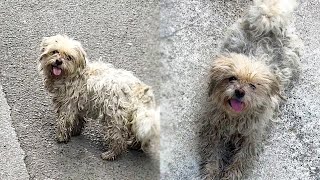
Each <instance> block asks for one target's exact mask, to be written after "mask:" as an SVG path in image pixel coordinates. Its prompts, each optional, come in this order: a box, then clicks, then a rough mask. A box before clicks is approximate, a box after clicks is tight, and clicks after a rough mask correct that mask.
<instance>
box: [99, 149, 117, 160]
mask: <svg viewBox="0 0 320 180" xmlns="http://www.w3.org/2000/svg"><path fill="white" fill-rule="evenodd" d="M116 157H117V154H116V153H114V151H112V150H109V151H106V152H104V153H102V154H101V158H102V159H103V160H108V161H113V160H115V159H116Z"/></svg>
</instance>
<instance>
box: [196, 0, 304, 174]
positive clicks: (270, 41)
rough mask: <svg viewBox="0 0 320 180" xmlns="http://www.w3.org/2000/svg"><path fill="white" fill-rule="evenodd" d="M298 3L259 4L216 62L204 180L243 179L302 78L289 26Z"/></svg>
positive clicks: (259, 0) (274, 0)
mask: <svg viewBox="0 0 320 180" xmlns="http://www.w3.org/2000/svg"><path fill="white" fill-rule="evenodd" d="M295 6H296V2H295V1H294V0H255V1H254V5H253V6H251V7H250V9H249V11H248V12H247V13H246V14H245V16H244V17H243V18H241V19H239V20H238V22H237V23H236V24H234V25H233V26H232V27H231V29H230V31H229V33H228V35H227V38H226V40H225V41H224V43H223V46H222V52H221V54H220V55H219V56H218V57H217V58H216V59H215V60H214V62H213V66H212V68H211V73H210V83H209V97H210V99H211V100H212V102H213V105H214V106H213V107H212V117H211V118H210V119H209V120H208V121H207V122H205V124H204V129H205V130H204V131H203V132H204V133H203V137H205V138H206V139H207V140H206V141H204V144H203V147H204V148H202V150H203V152H202V153H203V154H204V155H203V156H204V157H205V158H204V162H203V167H202V170H203V171H202V173H203V177H204V178H205V179H242V178H243V174H244V172H245V170H246V168H247V167H249V166H250V165H251V164H252V159H253V158H254V157H256V155H257V154H258V149H259V148H258V146H259V144H260V143H261V139H262V138H261V137H262V135H263V132H264V130H265V128H266V125H267V124H268V122H269V121H270V119H272V118H273V117H274V115H275V112H276V111H277V110H278V107H279V104H280V103H281V100H282V94H283V93H285V92H284V91H285V90H288V87H289V85H290V84H293V83H292V82H293V81H292V80H293V79H296V78H297V77H298V74H299V59H300V54H299V49H300V47H299V46H300V45H301V44H300V41H299V40H298V38H297V36H296V35H294V34H292V32H291V31H290V30H289V27H288V24H289V22H290V17H291V14H292V11H293V10H294V7H295Z"/></svg>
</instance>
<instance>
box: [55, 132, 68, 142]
mask: <svg viewBox="0 0 320 180" xmlns="http://www.w3.org/2000/svg"><path fill="white" fill-rule="evenodd" d="M56 140H57V141H58V143H67V142H68V141H69V140H70V137H69V136H67V135H65V134H62V133H57V135H56Z"/></svg>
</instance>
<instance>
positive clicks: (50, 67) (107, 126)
mask: <svg viewBox="0 0 320 180" xmlns="http://www.w3.org/2000/svg"><path fill="white" fill-rule="evenodd" d="M39 62H40V64H39V67H40V72H41V74H42V75H43V77H44V84H45V88H46V89H47V90H48V91H49V93H50V94H51V96H52V99H53V104H54V109H55V111H56V112H57V115H58V117H57V134H56V135H57V140H58V142H67V141H69V140H70V137H71V136H75V135H79V134H80V133H81V131H82V129H83V127H84V123H85V121H86V120H87V119H95V120H97V121H99V122H100V123H101V124H102V127H103V130H102V133H103V135H104V139H105V141H106V143H107V144H108V146H109V148H108V151H106V152H104V153H102V155H101V157H102V158H103V159H106V160H114V159H115V158H116V157H117V156H118V155H120V154H121V153H123V152H125V151H126V150H127V148H128V147H129V148H135V149H137V148H141V149H142V150H144V151H148V152H149V151H150V152H151V151H152V152H151V153H157V152H155V151H157V148H156V147H157V146H158V143H159V117H158V115H159V114H158V113H159V112H158V111H157V110H156V107H155V100H154V95H153V92H152V89H151V87H150V86H147V85H146V84H144V83H143V82H141V81H140V80H139V79H138V78H137V77H135V76H134V75H133V74H132V73H131V72H128V71H125V70H122V69H116V68H114V67H113V66H112V65H111V64H106V63H103V62H89V61H88V59H87V56H86V53H85V51H84V50H83V48H82V46H81V44H80V42H78V41H75V40H73V39H71V38H69V37H67V36H62V35H56V36H52V37H45V38H43V41H42V43H41V55H40V59H39Z"/></svg>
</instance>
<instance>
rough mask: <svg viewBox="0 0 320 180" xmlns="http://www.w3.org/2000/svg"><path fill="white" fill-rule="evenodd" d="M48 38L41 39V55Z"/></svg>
mask: <svg viewBox="0 0 320 180" xmlns="http://www.w3.org/2000/svg"><path fill="white" fill-rule="evenodd" d="M48 39H49V37H43V38H42V41H41V43H40V52H41V53H43V52H44V50H45V48H46V47H47V46H48Z"/></svg>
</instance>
